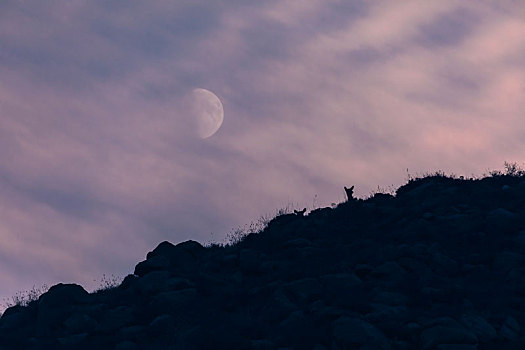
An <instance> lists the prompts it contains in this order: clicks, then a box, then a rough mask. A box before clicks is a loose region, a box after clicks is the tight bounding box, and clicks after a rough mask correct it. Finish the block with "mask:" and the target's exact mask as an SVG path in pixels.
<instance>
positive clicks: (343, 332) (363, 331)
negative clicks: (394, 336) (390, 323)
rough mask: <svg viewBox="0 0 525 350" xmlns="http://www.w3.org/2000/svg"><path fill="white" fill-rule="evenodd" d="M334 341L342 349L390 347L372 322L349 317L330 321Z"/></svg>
mask: <svg viewBox="0 0 525 350" xmlns="http://www.w3.org/2000/svg"><path fill="white" fill-rule="evenodd" d="M332 334H333V337H334V341H335V342H336V344H337V345H338V346H339V347H342V348H343V349H355V348H359V347H361V348H362V347H363V346H375V348H376V349H390V348H391V347H390V344H389V341H388V339H387V338H386V337H385V335H384V334H383V333H381V332H380V331H379V330H378V329H377V328H376V327H374V326H373V325H372V324H370V323H368V322H366V321H364V320H360V319H356V318H349V317H341V318H339V319H337V320H336V321H334V322H333V323H332Z"/></svg>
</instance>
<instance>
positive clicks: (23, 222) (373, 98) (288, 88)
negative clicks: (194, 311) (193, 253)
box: [0, 0, 525, 298]
mask: <svg viewBox="0 0 525 350" xmlns="http://www.w3.org/2000/svg"><path fill="white" fill-rule="evenodd" d="M197 88H202V89H207V90H209V91H212V92H213V93H214V94H216V95H217V96H218V98H219V99H220V101H221V102H222V104H223V108H224V122H223V124H222V126H221V128H220V129H219V130H218V131H217V133H215V134H214V135H213V136H211V137H209V138H206V139H201V138H199V137H195V135H194V134H195V133H194V132H192V131H194V130H192V126H191V125H192V124H191V117H190V116H191V113H189V107H188V96H189V94H191V92H192V91H193V89H197ZM524 93H525V5H523V3H522V2H520V1H510V0H502V1H497V2H495V1H488V0H479V1H461V0H458V1H454V0H443V1H430V0H429V1H401V0H399V1H391V0H384V1H380V0H373V1H366V2H365V1H353V0H348V1H347V0H345V1H343V0H341V1H337V0H302V1H295V0H275V1H265V0H261V1H240V0H224V1H210V0H202V1H201V0H191V1H183V0H170V1H167V0H157V1H136V0H110V1H107V0H69V1H58V0H48V1H45V2H42V1H38V0H17V1H15V0H2V1H1V2H0V239H1V241H0V276H1V281H0V298H9V297H10V296H12V295H14V294H15V293H16V292H18V291H23V290H29V289H31V288H32V287H33V285H36V286H40V285H42V284H47V285H48V286H50V285H53V284H55V283H58V282H64V283H78V284H81V285H83V286H84V287H85V288H86V289H87V290H93V289H96V288H97V287H98V286H99V285H100V280H101V279H102V276H103V275H104V274H105V275H106V276H110V275H115V276H120V277H124V276H126V275H127V274H129V273H132V272H133V268H134V266H135V265H136V264H137V263H138V262H139V261H141V260H144V259H145V255H146V253H147V252H148V251H150V250H152V249H153V248H154V247H155V246H156V245H157V244H158V243H160V242H162V241H165V240H168V241H170V242H172V243H174V244H176V243H179V242H182V241H185V240H188V239H193V240H196V241H199V242H201V243H202V244H207V243H210V242H223V241H224V240H225V239H226V236H227V234H228V233H229V232H231V231H232V230H233V229H235V228H237V227H239V226H243V225H245V224H249V223H250V222H252V221H257V219H258V218H260V217H261V216H268V215H272V214H275V212H276V210H278V209H280V208H283V207H286V206H290V205H293V206H294V207H296V208H298V209H302V208H303V207H307V208H308V210H311V209H312V208H315V207H323V206H329V205H331V203H338V202H341V201H343V200H344V199H345V197H344V191H343V186H350V185H354V186H355V191H354V193H355V194H356V195H357V196H358V197H362V198H364V197H367V196H368V195H370V193H371V192H373V191H374V190H377V188H378V186H379V187H380V188H383V189H386V188H391V189H392V188H394V189H395V188H397V187H399V186H400V185H402V184H404V183H405V182H406V179H407V169H408V173H410V174H412V175H415V174H422V173H424V172H433V171H437V170H442V171H444V172H445V173H448V174H450V173H454V174H457V175H465V176H470V175H475V176H479V175H481V174H482V173H484V172H487V171H488V170H492V169H502V167H503V163H504V162H505V161H509V162H518V163H519V164H521V163H522V162H523V160H524V159H523V158H524V155H525V122H523V112H522V111H524V110H525V98H524Z"/></svg>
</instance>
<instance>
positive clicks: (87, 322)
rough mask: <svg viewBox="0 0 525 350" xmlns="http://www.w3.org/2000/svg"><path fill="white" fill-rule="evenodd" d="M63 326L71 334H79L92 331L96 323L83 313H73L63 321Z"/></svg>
mask: <svg viewBox="0 0 525 350" xmlns="http://www.w3.org/2000/svg"><path fill="white" fill-rule="evenodd" d="M64 326H65V327H66V329H67V330H68V331H70V332H71V333H81V332H83V331H84V332H85V331H91V330H93V329H94V328H95V327H96V326H97V321H96V320H94V319H93V318H91V317H90V316H89V315H86V314H84V313H75V314H73V315H71V316H69V317H68V318H67V319H66V320H65V321H64Z"/></svg>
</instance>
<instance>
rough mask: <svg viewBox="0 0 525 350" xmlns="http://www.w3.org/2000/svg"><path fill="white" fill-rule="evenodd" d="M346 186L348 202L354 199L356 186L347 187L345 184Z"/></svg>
mask: <svg viewBox="0 0 525 350" xmlns="http://www.w3.org/2000/svg"><path fill="white" fill-rule="evenodd" d="M344 188H345V192H346V197H347V202H348V201H350V200H354V199H355V198H354V186H352V187H350V188H346V186H344Z"/></svg>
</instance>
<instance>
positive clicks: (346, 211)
mask: <svg viewBox="0 0 525 350" xmlns="http://www.w3.org/2000/svg"><path fill="white" fill-rule="evenodd" d="M301 209H302V208H301ZM291 212H292V208H288V210H284V209H283V210H280V211H277V213H276V214H277V215H276V216H275V217H273V218H272V219H269V218H268V217H263V218H262V219H261V220H260V222H261V223H260V226H256V225H255V224H253V225H252V226H247V227H246V228H245V230H241V231H239V232H238V233H237V235H236V236H235V240H233V241H231V242H230V243H229V244H223V245H217V244H212V245H210V246H208V247H203V246H202V245H201V244H199V243H197V242H194V241H186V242H182V243H179V244H177V245H173V244H171V243H169V242H162V243H160V244H159V245H158V246H157V247H156V248H155V249H154V250H153V251H151V252H149V253H148V254H147V257H146V260H144V261H142V262H140V263H139V264H137V265H136V267H135V270H134V274H131V275H128V276H127V277H126V278H125V279H124V280H123V281H122V283H120V284H119V285H117V284H118V283H119V281H117V280H115V279H108V278H106V277H105V276H104V277H103V280H105V281H107V282H106V287H105V288H101V289H100V290H99V291H98V292H94V293H87V292H86V291H85V290H84V289H83V288H82V287H81V286H78V285H73V284H70V285H63V284H59V285H56V286H53V287H51V288H50V289H49V291H48V292H46V293H44V295H42V296H41V297H40V300H39V302H38V303H33V302H29V303H27V305H26V306H22V305H19V307H12V308H9V309H8V310H6V312H5V313H4V315H3V316H2V318H0V344H1V345H4V344H5V349H7V350H11V349H18V348H20V344H22V345H23V346H22V348H31V346H33V345H35V344H38V346H39V347H37V348H42V349H48V348H49V349H69V348H72V347H71V346H72V344H74V348H76V349H79V350H80V349H91V348H93V347H102V348H104V347H105V348H122V349H143V348H144V349H146V348H147V349H157V348H159V349H160V348H174V349H178V348H181V349H183V348H202V349H206V348H235V349H252V348H265V349H278V348H282V347H288V348H305V349H308V348H314V346H315V348H318V349H330V348H332V349H353V348H374V349H383V350H412V349H424V350H441V349H452V348H458V349H459V348H461V349H477V350H490V349H521V348H525V313H524V312H523V311H522V309H521V306H522V305H523V304H524V303H525V282H524V279H523V276H524V274H525V268H524V267H523V266H525V220H524V219H523V218H524V217H525V171H523V170H522V169H521V168H520V167H519V166H517V164H515V163H514V164H511V163H507V162H506V163H505V170H504V171H501V172H494V171H492V172H491V173H490V176H488V177H483V178H474V177H472V178H468V179H465V178H464V177H462V176H456V175H445V174H444V173H443V172H441V171H438V172H435V173H428V174H426V175H423V176H417V177H413V178H412V177H410V178H409V179H408V181H407V183H406V184H405V185H403V186H400V187H399V188H398V189H397V190H396V191H395V193H394V194H381V193H375V194H374V195H373V196H371V197H370V198H367V199H355V200H352V201H348V202H343V203H340V204H338V205H336V206H332V207H326V208H318V209H314V210H312V211H310V212H309V213H308V214H307V215H304V216H303V215H301V214H298V213H295V214H292V213H291ZM298 212H299V213H302V211H298ZM108 281H109V282H108ZM33 347H34V346H33ZM2 350H4V349H2Z"/></svg>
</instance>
